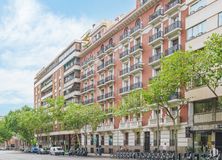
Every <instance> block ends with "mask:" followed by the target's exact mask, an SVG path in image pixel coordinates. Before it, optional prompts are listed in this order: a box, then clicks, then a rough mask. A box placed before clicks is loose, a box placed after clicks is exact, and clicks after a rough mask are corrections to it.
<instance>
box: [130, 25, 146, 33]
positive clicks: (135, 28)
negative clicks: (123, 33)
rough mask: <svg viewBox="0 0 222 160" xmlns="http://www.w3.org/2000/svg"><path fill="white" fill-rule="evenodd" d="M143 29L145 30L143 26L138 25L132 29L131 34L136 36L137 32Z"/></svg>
mask: <svg viewBox="0 0 222 160" xmlns="http://www.w3.org/2000/svg"><path fill="white" fill-rule="evenodd" d="M142 28H143V26H142V24H140V25H136V26H135V27H133V28H131V30H130V34H134V33H135V32H137V31H139V30H140V29H142Z"/></svg>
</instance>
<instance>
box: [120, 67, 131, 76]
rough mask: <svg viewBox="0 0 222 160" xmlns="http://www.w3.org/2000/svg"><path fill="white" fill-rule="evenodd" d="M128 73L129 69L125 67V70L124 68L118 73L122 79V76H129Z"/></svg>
mask: <svg viewBox="0 0 222 160" xmlns="http://www.w3.org/2000/svg"><path fill="white" fill-rule="evenodd" d="M129 73H130V68H129V67H127V68H124V69H122V70H121V71H120V76H121V77H124V76H127V75H129Z"/></svg>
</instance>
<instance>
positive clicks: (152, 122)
mask: <svg viewBox="0 0 222 160" xmlns="http://www.w3.org/2000/svg"><path fill="white" fill-rule="evenodd" d="M163 123H164V120H163V118H161V117H159V124H160V125H162V124H163ZM148 126H149V127H156V126H157V118H150V119H149V123H148Z"/></svg>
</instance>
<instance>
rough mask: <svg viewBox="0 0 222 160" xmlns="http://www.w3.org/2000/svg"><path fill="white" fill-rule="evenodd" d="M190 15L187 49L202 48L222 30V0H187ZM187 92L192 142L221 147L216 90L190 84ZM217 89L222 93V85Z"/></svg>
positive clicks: (221, 119)
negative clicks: (209, 38) (211, 36)
mask: <svg viewBox="0 0 222 160" xmlns="http://www.w3.org/2000/svg"><path fill="white" fill-rule="evenodd" d="M187 5H188V7H189V15H188V16H187V18H186V30H187V40H186V49H187V50H189V49H190V47H191V48H192V49H193V50H199V49H202V48H203V47H204V42H205V41H206V40H207V38H208V37H209V36H210V35H212V33H219V34H222V7H219V6H222V1H221V0H199V1H197V0H187ZM191 85H192V86H191V88H190V90H189V91H188V92H187V93H186V94H185V95H186V98H190V100H191V103H190V104H189V126H191V131H192V137H191V138H190V143H191V144H190V146H193V147H194V148H195V150H196V151H200V150H201V149H202V147H203V146H208V148H211V147H212V145H214V144H215V146H216V148H218V149H220V150H221V149H222V131H221V127H222V126H221V124H222V111H221V109H220V108H217V107H215V106H216V98H215V96H214V94H213V93H212V92H211V91H210V90H209V89H208V87H206V86H199V85H198V86H197V85H195V84H191ZM216 93H217V95H218V96H222V88H221V86H220V87H218V88H217V90H216Z"/></svg>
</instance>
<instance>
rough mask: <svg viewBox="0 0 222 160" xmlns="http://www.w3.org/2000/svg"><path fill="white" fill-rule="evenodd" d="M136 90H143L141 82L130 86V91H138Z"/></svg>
mask: <svg viewBox="0 0 222 160" xmlns="http://www.w3.org/2000/svg"><path fill="white" fill-rule="evenodd" d="M138 88H143V83H142V82H137V83H134V84H132V85H131V86H130V89H131V90H134V89H138Z"/></svg>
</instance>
